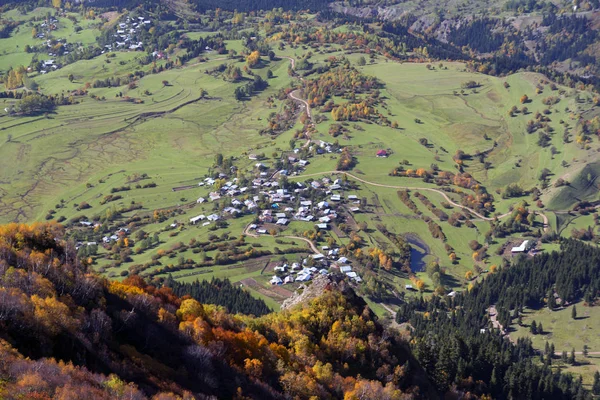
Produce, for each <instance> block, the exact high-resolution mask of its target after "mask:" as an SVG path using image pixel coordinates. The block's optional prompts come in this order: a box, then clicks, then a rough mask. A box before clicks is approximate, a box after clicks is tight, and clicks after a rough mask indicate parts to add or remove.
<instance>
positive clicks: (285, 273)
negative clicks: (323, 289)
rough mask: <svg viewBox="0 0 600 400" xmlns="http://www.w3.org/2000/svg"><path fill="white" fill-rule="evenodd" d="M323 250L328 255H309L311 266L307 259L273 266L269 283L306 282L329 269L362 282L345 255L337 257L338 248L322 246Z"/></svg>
mask: <svg viewBox="0 0 600 400" xmlns="http://www.w3.org/2000/svg"><path fill="white" fill-rule="evenodd" d="M323 249H324V251H326V250H328V251H327V253H328V255H327V256H325V255H324V254H322V253H319V254H313V255H311V256H310V258H311V259H312V263H313V264H314V265H313V266H310V267H309V266H308V264H309V259H308V258H305V259H303V260H302V264H299V263H297V262H295V263H292V264H282V265H278V266H276V267H275V268H273V270H274V272H275V275H273V277H272V278H271V280H270V281H269V283H271V285H286V284H289V283H293V282H307V281H310V280H312V279H313V278H314V276H315V275H317V274H320V275H328V274H329V273H330V272H331V271H336V270H339V272H341V273H342V274H344V275H346V276H347V277H348V278H349V279H351V280H352V281H354V282H356V283H359V282H362V279H361V277H360V276H359V275H358V274H357V273H356V272H355V271H353V270H352V266H350V265H348V263H349V261H348V259H347V258H346V257H339V258H338V257H337V254H338V251H339V249H329V248H328V247H327V246H324V247H323Z"/></svg>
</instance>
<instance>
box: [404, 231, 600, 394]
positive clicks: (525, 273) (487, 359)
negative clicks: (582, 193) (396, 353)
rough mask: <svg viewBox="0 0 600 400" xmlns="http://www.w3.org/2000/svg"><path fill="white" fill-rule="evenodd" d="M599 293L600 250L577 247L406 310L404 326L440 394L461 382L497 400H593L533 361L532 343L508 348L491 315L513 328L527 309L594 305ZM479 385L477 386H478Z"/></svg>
mask: <svg viewBox="0 0 600 400" xmlns="http://www.w3.org/2000/svg"><path fill="white" fill-rule="evenodd" d="M599 290H600V249H598V248H596V247H592V246H589V245H586V244H584V243H582V242H579V241H576V240H567V241H564V242H563V243H562V245H561V251H560V252H552V253H550V254H542V255H538V256H536V257H534V258H521V259H519V260H517V262H516V263H515V264H514V265H512V266H510V267H507V268H504V269H502V270H500V271H499V272H497V273H495V274H491V275H489V276H488V277H487V278H486V279H485V280H484V281H482V282H481V283H475V284H474V285H473V287H472V288H471V289H470V290H469V291H467V292H464V293H459V294H457V295H456V296H455V297H454V298H451V297H445V298H441V297H437V296H434V297H433V298H432V299H431V300H427V301H425V300H422V299H420V300H416V301H412V302H409V303H407V304H405V305H403V306H402V307H401V308H400V310H399V311H398V314H397V321H398V322H400V323H404V322H409V323H410V324H411V325H412V327H413V328H414V332H413V333H414V341H415V346H414V349H415V352H416V354H417V357H418V359H419V361H420V362H421V364H422V365H423V367H424V368H425V370H426V371H427V372H428V374H429V375H430V376H432V377H433V380H434V382H435V385H436V386H437V388H438V390H441V391H444V390H446V389H447V388H449V387H451V386H452V384H454V383H456V382H460V383H459V386H460V385H466V386H465V389H466V388H471V389H472V390H474V391H475V392H476V393H480V394H481V393H486V392H487V393H492V394H493V395H494V398H499V399H503V398H532V399H538V398H539V399H541V398H552V399H568V398H578V399H579V398H581V399H583V398H589V396H590V395H589V393H587V392H585V390H584V388H583V387H582V384H581V381H580V380H578V379H576V378H573V377H572V376H570V375H567V374H561V373H560V372H558V370H556V369H554V370H553V369H552V368H551V358H552V356H550V357H546V360H545V362H544V363H543V364H541V363H539V362H536V360H538V359H539V358H537V357H536V356H537V352H536V351H535V350H534V349H533V347H532V345H531V341H529V340H519V341H518V342H517V343H516V344H515V345H513V344H511V343H510V342H509V341H508V340H507V339H506V338H505V337H503V335H502V333H500V332H498V330H497V329H496V330H494V329H491V324H490V320H489V318H488V311H487V310H488V308H489V307H490V306H492V305H495V306H496V309H497V310H498V321H499V322H500V324H502V326H504V327H506V328H508V327H509V326H510V324H511V321H512V320H513V319H516V318H518V316H519V314H520V313H522V311H523V308H524V307H529V308H532V309H539V308H541V307H549V308H551V309H554V308H557V307H559V305H558V304H557V303H558V302H559V301H561V302H566V303H572V302H576V301H580V300H582V299H585V301H586V303H587V304H590V305H591V304H593V303H594V301H595V299H596V297H597V295H598V293H599ZM477 382H479V384H477Z"/></svg>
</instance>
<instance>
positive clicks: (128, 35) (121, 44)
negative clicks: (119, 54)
mask: <svg viewBox="0 0 600 400" xmlns="http://www.w3.org/2000/svg"><path fill="white" fill-rule="evenodd" d="M151 25H152V21H150V20H149V19H145V18H144V17H137V18H134V17H127V18H125V19H124V20H123V22H121V23H119V26H118V27H117V28H118V29H117V32H116V34H115V35H114V36H113V37H114V38H115V42H114V43H112V44H107V45H105V46H104V47H105V48H106V50H107V51H113V50H126V49H129V50H143V48H144V47H143V43H142V42H141V41H139V40H138V34H139V32H140V30H141V29H143V28H146V27H150V26H151Z"/></svg>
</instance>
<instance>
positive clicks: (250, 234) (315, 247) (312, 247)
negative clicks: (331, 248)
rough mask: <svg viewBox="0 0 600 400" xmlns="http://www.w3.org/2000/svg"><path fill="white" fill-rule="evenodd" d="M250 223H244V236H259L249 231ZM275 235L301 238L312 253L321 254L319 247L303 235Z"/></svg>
mask: <svg viewBox="0 0 600 400" xmlns="http://www.w3.org/2000/svg"><path fill="white" fill-rule="evenodd" d="M250 225H251V224H248V225H246V228H244V233H243V234H244V235H246V236H250V237H253V238H259V237H260V235H257V234H256V233H252V232H250ZM277 237H280V238H287V239H295V240H302V241H303V242H306V243H308V245H309V246H310V249H311V250H312V251H313V253H315V254H321V252H319V249H317V246H315V244H314V243H313V242H311V241H310V240H308V239H307V238H303V237H300V236H289V235H286V236H277Z"/></svg>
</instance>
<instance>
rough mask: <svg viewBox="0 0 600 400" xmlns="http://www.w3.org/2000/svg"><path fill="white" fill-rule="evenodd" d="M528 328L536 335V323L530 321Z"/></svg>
mask: <svg viewBox="0 0 600 400" xmlns="http://www.w3.org/2000/svg"><path fill="white" fill-rule="evenodd" d="M529 330H530V331H531V333H533V334H534V335H537V333H538V329H537V323H536V322H535V320H534V321H532V322H531V326H530V327H529Z"/></svg>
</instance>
